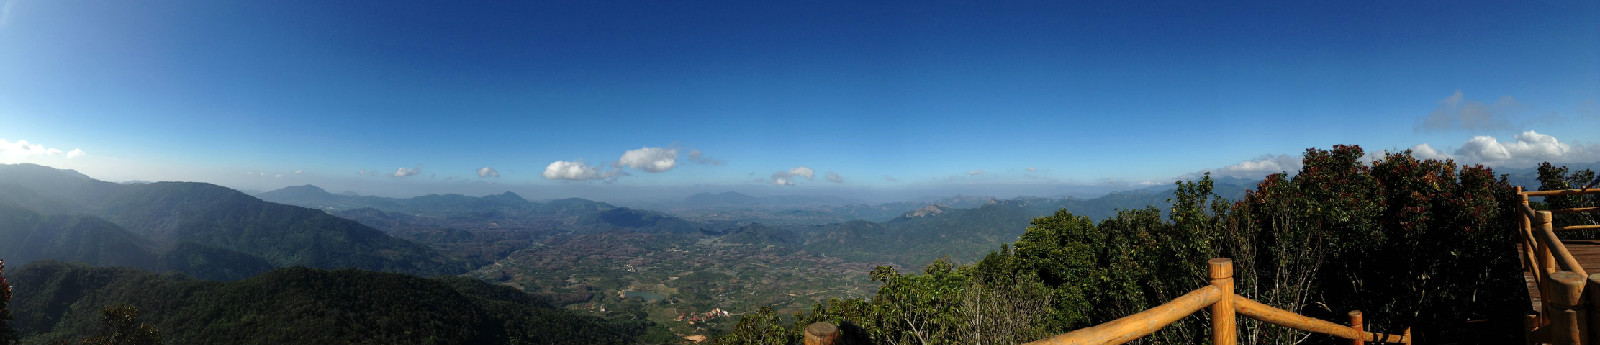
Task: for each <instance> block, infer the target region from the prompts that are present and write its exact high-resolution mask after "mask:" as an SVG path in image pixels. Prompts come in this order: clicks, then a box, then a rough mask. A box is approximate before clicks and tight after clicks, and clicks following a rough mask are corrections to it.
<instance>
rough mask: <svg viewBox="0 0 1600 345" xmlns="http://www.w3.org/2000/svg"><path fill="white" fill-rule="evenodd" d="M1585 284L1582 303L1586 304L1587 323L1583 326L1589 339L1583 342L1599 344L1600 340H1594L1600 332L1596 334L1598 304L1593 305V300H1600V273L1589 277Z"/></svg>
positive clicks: (1599, 317)
mask: <svg viewBox="0 0 1600 345" xmlns="http://www.w3.org/2000/svg"><path fill="white" fill-rule="evenodd" d="M1586 283H1587V284H1584V302H1586V310H1584V311H1586V315H1584V316H1587V323H1584V326H1586V329H1584V331H1587V337H1590V339H1584V342H1587V343H1600V339H1595V337H1600V332H1597V331H1600V303H1595V300H1600V273H1595V275H1589V281H1586Z"/></svg>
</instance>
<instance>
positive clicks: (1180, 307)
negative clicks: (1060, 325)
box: [1028, 258, 1411, 345]
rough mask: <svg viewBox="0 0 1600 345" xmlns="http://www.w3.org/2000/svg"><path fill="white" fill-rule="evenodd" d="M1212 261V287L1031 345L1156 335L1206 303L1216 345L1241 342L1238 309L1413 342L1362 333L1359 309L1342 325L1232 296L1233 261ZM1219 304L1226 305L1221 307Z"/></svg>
mask: <svg viewBox="0 0 1600 345" xmlns="http://www.w3.org/2000/svg"><path fill="white" fill-rule="evenodd" d="M1208 264H1209V266H1210V273H1211V274H1210V277H1211V285H1207V286H1204V287H1201V288H1199V289H1195V290H1194V291H1191V292H1189V293H1188V294H1184V295H1183V296H1181V297H1178V298H1176V299H1173V300H1172V301H1170V302H1167V303H1164V304H1162V305H1160V306H1156V307H1155V308H1150V309H1148V310H1145V311H1141V312H1139V313H1136V314H1133V315H1128V316H1125V317H1123V318H1120V319H1116V320H1113V321H1111V322H1107V323H1103V324H1099V325H1095V326H1091V327H1086V328H1083V329H1079V330H1076V331H1072V332H1069V333H1066V334H1061V335H1056V336H1053V337H1050V338H1046V339H1043V340H1039V341H1035V342H1031V343H1028V344H1030V345H1064V344H1095V345H1101V344H1123V343H1127V342H1130V341H1134V340H1136V339H1139V338H1142V337H1144V336H1146V335H1150V333H1155V331H1156V330H1159V329H1161V328H1162V327H1166V326H1167V325H1170V324H1172V323H1173V322H1177V321H1178V320H1179V319H1182V318H1184V317H1185V316H1189V315H1190V314H1194V313H1195V312H1197V311H1200V309H1203V308H1205V307H1208V306H1210V307H1212V308H1213V311H1212V317H1213V320H1212V328H1213V329H1212V330H1211V332H1212V335H1213V339H1212V342H1213V343H1214V344H1217V345H1234V344H1237V343H1238V339H1237V329H1236V324H1235V323H1234V322H1233V318H1234V317H1233V315H1232V314H1233V313H1235V312H1237V313H1238V314H1239V315H1243V316H1246V317H1250V318H1253V319H1257V320H1261V321H1265V322H1267V323H1271V324H1275V325H1279V326H1284V327H1289V328H1294V329H1298V330H1302V331H1307V332H1313V333H1321V334H1329V335H1333V336H1337V337H1340V338H1345V339H1350V340H1351V343H1353V344H1362V343H1365V342H1374V343H1394V344H1411V330H1410V329H1409V328H1408V329H1406V331H1405V334H1401V335H1393V334H1381V333H1368V332H1366V331H1363V330H1362V327H1361V317H1360V312H1359V311H1352V312H1351V321H1352V324H1351V325H1349V326H1344V325H1339V324H1336V323H1333V322H1328V321H1323V320H1319V319H1316V318H1312V317H1308V316H1304V315H1300V314H1295V313H1293V312H1289V311H1286V310H1283V309H1278V308H1275V307H1272V306H1269V305H1266V304H1262V303H1260V302H1256V301H1253V300H1250V299H1249V298H1245V297H1243V296H1239V295H1236V294H1233V293H1232V292H1233V291H1232V290H1233V261H1232V260H1229V259H1226V258H1216V259H1211V260H1210V261H1209V262H1208ZM1219 306H1220V307H1222V308H1218V307H1219ZM1224 319H1225V320H1224Z"/></svg>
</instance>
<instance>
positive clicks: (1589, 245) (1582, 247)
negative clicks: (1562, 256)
mask: <svg viewBox="0 0 1600 345" xmlns="http://www.w3.org/2000/svg"><path fill="white" fill-rule="evenodd" d="M1561 244H1562V245H1564V246H1566V247H1567V251H1570V252H1572V257H1573V258H1575V259H1578V265H1579V266H1583V268H1584V270H1585V271H1589V273H1600V271H1596V269H1600V240H1561ZM1519 254H1520V253H1519ZM1522 279H1523V280H1524V281H1526V282H1527V283H1528V299H1529V300H1532V301H1533V304H1532V306H1533V310H1543V309H1540V308H1539V304H1540V297H1539V287H1538V286H1535V285H1533V283H1534V282H1533V273H1530V272H1527V271H1526V270H1524V271H1523V272H1522Z"/></svg>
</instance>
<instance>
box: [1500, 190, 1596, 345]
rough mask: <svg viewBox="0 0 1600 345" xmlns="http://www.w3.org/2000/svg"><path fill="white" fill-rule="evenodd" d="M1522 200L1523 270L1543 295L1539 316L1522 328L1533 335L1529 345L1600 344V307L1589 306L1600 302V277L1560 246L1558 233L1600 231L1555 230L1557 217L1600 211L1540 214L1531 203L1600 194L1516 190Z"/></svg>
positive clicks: (1530, 317)
mask: <svg viewBox="0 0 1600 345" xmlns="http://www.w3.org/2000/svg"><path fill="white" fill-rule="evenodd" d="M1517 194H1518V196H1519V198H1520V199H1522V202H1521V205H1518V207H1517V208H1518V210H1519V211H1520V212H1518V213H1521V214H1520V215H1519V216H1520V217H1518V218H1520V221H1519V222H1518V223H1519V225H1520V226H1519V229H1518V235H1520V237H1521V240H1522V243H1521V245H1522V251H1521V252H1522V258H1521V259H1522V266H1523V269H1524V270H1526V271H1527V272H1528V275H1530V276H1532V277H1533V282H1534V286H1535V287H1536V288H1537V289H1538V291H1539V296H1540V299H1541V301H1540V302H1541V303H1539V310H1535V311H1534V312H1535V313H1534V314H1533V315H1528V316H1527V319H1526V320H1524V323H1523V325H1524V326H1525V328H1526V331H1527V333H1528V337H1527V339H1528V343H1530V344H1532V343H1551V344H1585V343H1589V344H1600V332H1590V330H1600V317H1596V318H1593V319H1592V320H1591V319H1590V318H1589V317H1588V316H1589V315H1600V303H1589V301H1593V300H1596V299H1597V298H1600V296H1594V294H1597V293H1600V288H1592V289H1591V288H1587V287H1591V286H1596V285H1600V274H1596V275H1589V273H1588V272H1587V271H1585V270H1584V269H1583V266H1582V265H1580V264H1578V259H1577V258H1574V257H1573V256H1572V252H1571V251H1569V250H1567V246H1566V245H1565V244H1563V243H1561V238H1560V237H1558V236H1556V231H1569V230H1600V225H1573V226H1560V227H1558V226H1554V223H1553V221H1552V219H1553V218H1554V217H1553V216H1554V215H1556V214H1573V213H1586V212H1600V207H1578V208H1568V209H1559V210H1535V209H1533V206H1532V205H1530V204H1529V203H1528V198H1529V197H1534V196H1557V195H1584V194H1600V189H1595V188H1586V189H1565V190H1546V191H1526V192H1525V191H1523V190H1522V187H1517Z"/></svg>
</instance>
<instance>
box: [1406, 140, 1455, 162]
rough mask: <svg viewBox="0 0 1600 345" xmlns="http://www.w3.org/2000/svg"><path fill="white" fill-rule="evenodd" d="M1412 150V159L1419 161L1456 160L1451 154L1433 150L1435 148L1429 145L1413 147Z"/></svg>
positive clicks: (1422, 144)
mask: <svg viewBox="0 0 1600 345" xmlns="http://www.w3.org/2000/svg"><path fill="white" fill-rule="evenodd" d="M1410 150H1411V156H1412V157H1416V158H1417V159H1421V160H1428V159H1437V160H1441V161H1442V160H1449V159H1454V158H1455V157H1451V156H1450V155H1449V154H1446V153H1444V152H1439V150H1435V149H1433V146H1428V143H1421V144H1417V146H1412V147H1411V149H1410Z"/></svg>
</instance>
